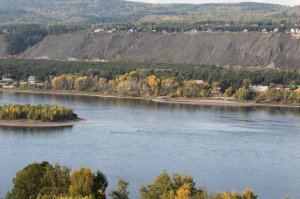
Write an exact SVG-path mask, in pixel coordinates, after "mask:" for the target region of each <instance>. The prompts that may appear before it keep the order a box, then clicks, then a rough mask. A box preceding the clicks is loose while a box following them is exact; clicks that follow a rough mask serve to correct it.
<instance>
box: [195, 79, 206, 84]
mask: <svg viewBox="0 0 300 199" xmlns="http://www.w3.org/2000/svg"><path fill="white" fill-rule="evenodd" d="M194 82H195V83H196V84H203V83H204V81H203V80H194Z"/></svg>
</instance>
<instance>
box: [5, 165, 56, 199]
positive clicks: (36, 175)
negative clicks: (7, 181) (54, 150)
mask: <svg viewBox="0 0 300 199" xmlns="http://www.w3.org/2000/svg"><path fill="white" fill-rule="evenodd" d="M49 165H50V164H49V163H48V162H42V163H33V164H30V165H28V166H27V167H25V168H24V169H22V170H21V171H19V172H18V173H17V175H16V177H15V178H14V179H13V184H14V187H13V189H12V192H11V198H14V199H36V198H37V197H38V195H39V194H40V192H41V190H42V189H43V178H44V175H45V173H46V171H47V167H48V166H49Z"/></svg>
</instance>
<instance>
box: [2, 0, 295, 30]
mask: <svg viewBox="0 0 300 199" xmlns="http://www.w3.org/2000/svg"><path fill="white" fill-rule="evenodd" d="M290 9H291V8H290V7H287V6H282V5H275V4H261V3H250V2H244V3H230V4H163V5H158V4H149V3H139V2H130V1H124V0H2V1H1V6H0V24H8V23H66V22H68V23H69V22H79V23H81V22H82V23H83V22H84V23H103V22H104V23H108V22H109V23H113V22H135V21H139V20H141V19H142V18H144V17H147V16H157V15H158V16H159V15H167V16H178V17H180V18H182V19H183V20H185V21H199V20H225V21H226V20H227V21H230V20H236V19H237V18H241V19H243V18H244V19H245V20H248V19H247V18H246V17H248V18H249V19H251V20H269V19H271V18H272V17H284V18H285V17H288V16H289V13H290V12H289V10H290Z"/></svg>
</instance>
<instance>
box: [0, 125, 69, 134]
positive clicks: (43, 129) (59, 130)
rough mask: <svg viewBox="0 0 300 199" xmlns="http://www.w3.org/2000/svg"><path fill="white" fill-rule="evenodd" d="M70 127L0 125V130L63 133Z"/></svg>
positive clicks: (6, 131) (5, 131) (8, 131)
mask: <svg viewBox="0 0 300 199" xmlns="http://www.w3.org/2000/svg"><path fill="white" fill-rule="evenodd" d="M72 128H73V127H72V126H70V127H17V126H16V127H15V126H14V127H11V126H0V130H2V131H1V132H4V133H32V134H47V133H63V132H67V131H71V130H72Z"/></svg>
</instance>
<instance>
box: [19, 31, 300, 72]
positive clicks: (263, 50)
mask: <svg viewBox="0 0 300 199" xmlns="http://www.w3.org/2000/svg"><path fill="white" fill-rule="evenodd" d="M20 57H22V58H28V59H32V58H33V59H36V58H48V59H59V60H68V59H69V60H75V59H76V60H93V59H105V60H115V59H122V60H124V61H135V62H140V61H141V62H143V61H151V62H163V63H164V62H168V63H191V64H210V65H220V66H241V67H257V66H262V67H268V66H272V67H300V40H299V39H297V38H296V37H293V36H291V35H290V34H272V33H268V34H261V33H202V32H201V33H173V34H158V33H156V34H154V33H132V34H128V33H113V34H104V33H103V34H96V33H86V34H76V35H69V34H66V35H60V36H47V37H46V38H45V39H44V40H43V41H41V42H40V43H39V44H37V45H36V46H34V47H32V48H31V49H29V50H27V51H26V52H25V53H24V54H23V55H21V56H20Z"/></svg>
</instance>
